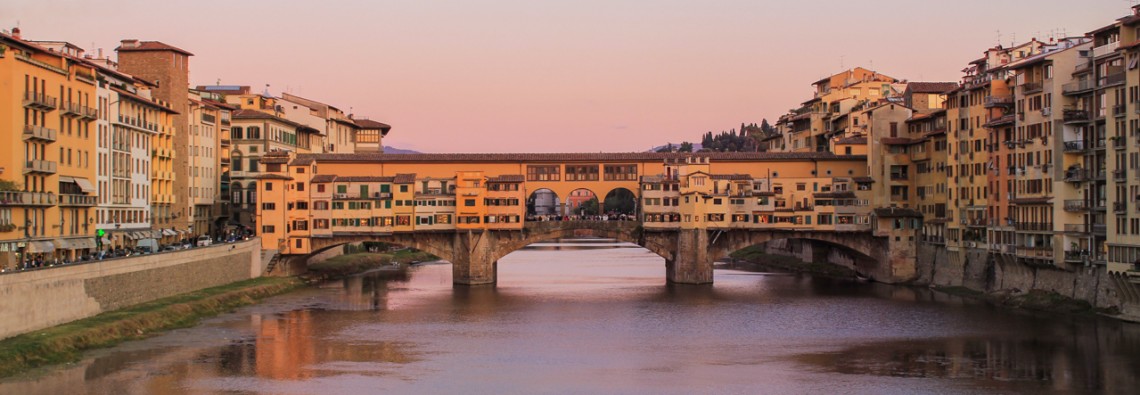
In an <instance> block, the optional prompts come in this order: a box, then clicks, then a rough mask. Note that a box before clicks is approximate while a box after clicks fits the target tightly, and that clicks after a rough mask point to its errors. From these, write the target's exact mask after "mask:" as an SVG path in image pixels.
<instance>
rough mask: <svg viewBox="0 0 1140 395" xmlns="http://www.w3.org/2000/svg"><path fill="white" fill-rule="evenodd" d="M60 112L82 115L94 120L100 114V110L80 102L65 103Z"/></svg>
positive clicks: (84, 117)
mask: <svg viewBox="0 0 1140 395" xmlns="http://www.w3.org/2000/svg"><path fill="white" fill-rule="evenodd" d="M60 113H61V114H63V115H71V116H76V117H80V118H83V119H86V120H94V119H95V118H97V117H98V116H99V111H98V110H95V109H94V108H91V107H87V106H84V105H81V104H79V103H64V104H63V105H62V108H61V109H60Z"/></svg>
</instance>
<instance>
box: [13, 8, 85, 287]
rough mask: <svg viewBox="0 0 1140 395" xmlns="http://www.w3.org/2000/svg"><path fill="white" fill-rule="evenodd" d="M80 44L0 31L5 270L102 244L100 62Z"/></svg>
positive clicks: (78, 254)
mask: <svg viewBox="0 0 1140 395" xmlns="http://www.w3.org/2000/svg"><path fill="white" fill-rule="evenodd" d="M82 56H83V52H82V50H81V49H79V48H78V47H77V46H74V45H71V44H67V43H60V42H32V41H27V40H25V39H24V38H23V37H22V35H21V32H20V31H19V29H13V31H12V34H10V35H9V34H0V123H2V126H0V139H2V141H5V143H4V144H0V146H3V147H4V148H3V152H4V153H3V154H0V268H3V269H12V268H15V267H17V266H18V265H21V264H22V263H24V262H27V261H29V260H40V261H44V262H48V263H51V262H55V261H57V260H64V259H68V260H75V259H77V258H79V257H81V256H83V255H86V254H88V253H90V252H92V251H94V250H95V249H96V245H95V244H96V243H95V242H94V237H93V236H94V234H95V231H96V224H95V214H96V212H95V206H96V203H97V202H96V197H95V194H96V192H97V191H96V189H95V188H94V180H95V178H96V172H95V167H94V164H95V159H96V158H97V155H96V154H97V153H96V150H95V149H94V147H95V144H94V140H95V139H96V138H97V137H98V135H97V133H96V129H95V128H94V126H93V123H94V121H95V120H96V119H97V118H98V112H97V110H96V106H97V102H98V100H97V95H96V88H95V87H96V77H95V67H94V66H93V65H91V64H89V63H85V62H82V61H76V59H82Z"/></svg>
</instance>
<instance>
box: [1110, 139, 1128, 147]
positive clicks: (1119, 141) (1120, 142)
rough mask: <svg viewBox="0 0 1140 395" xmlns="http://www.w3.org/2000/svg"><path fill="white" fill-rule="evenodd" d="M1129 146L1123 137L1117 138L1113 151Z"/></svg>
mask: <svg viewBox="0 0 1140 395" xmlns="http://www.w3.org/2000/svg"><path fill="white" fill-rule="evenodd" d="M1127 145H1128V141H1127V140H1125V139H1124V138H1123V137H1117V138H1114V139H1112V148H1113V149H1124V148H1125V146H1127Z"/></svg>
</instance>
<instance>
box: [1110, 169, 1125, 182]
mask: <svg viewBox="0 0 1140 395" xmlns="http://www.w3.org/2000/svg"><path fill="white" fill-rule="evenodd" d="M1127 178H1128V172H1127V171H1124V170H1113V171H1112V180H1113V181H1116V182H1124V181H1125V180H1126V179H1127Z"/></svg>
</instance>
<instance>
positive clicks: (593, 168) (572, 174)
mask: <svg viewBox="0 0 1140 395" xmlns="http://www.w3.org/2000/svg"><path fill="white" fill-rule="evenodd" d="M597 180H598V165H566V181H597Z"/></svg>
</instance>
